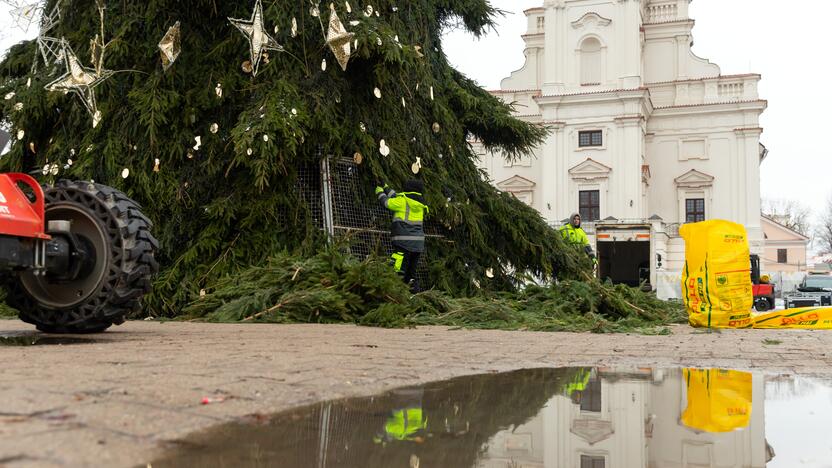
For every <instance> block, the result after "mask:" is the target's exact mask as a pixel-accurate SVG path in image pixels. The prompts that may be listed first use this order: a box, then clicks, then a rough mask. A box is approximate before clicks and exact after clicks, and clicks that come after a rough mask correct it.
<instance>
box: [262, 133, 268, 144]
mask: <svg viewBox="0 0 832 468" xmlns="http://www.w3.org/2000/svg"><path fill="white" fill-rule="evenodd" d="M263 141H265V142H266V143H268V142H269V136H268V135H263Z"/></svg>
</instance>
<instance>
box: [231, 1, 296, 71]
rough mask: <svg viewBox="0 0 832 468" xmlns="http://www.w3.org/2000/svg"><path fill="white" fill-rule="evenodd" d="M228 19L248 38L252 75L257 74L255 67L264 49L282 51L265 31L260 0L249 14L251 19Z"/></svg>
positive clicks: (256, 67) (258, 65) (257, 66)
mask: <svg viewBox="0 0 832 468" xmlns="http://www.w3.org/2000/svg"><path fill="white" fill-rule="evenodd" d="M228 21H230V22H231V24H232V25H234V27H236V28H237V29H239V30H240V32H241V33H243V35H244V36H246V39H248V43H249V49H250V54H251V66H252V69H251V75H252V76H257V69H258V68H259V67H260V60H261V59H262V58H263V53H264V52H265V51H267V50H276V51H278V52H283V47H282V46H281V45H280V44H278V43H277V41H275V40H274V38H273V37H271V36H269V33H267V32H266V28H265V26H264V25H263V2H262V0H257V2H256V3H255V4H254V13H252V15H251V20H242V19H234V18H228Z"/></svg>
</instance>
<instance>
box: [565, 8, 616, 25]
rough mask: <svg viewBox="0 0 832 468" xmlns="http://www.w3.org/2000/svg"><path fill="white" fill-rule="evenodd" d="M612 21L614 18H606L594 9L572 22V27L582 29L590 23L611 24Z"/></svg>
mask: <svg viewBox="0 0 832 468" xmlns="http://www.w3.org/2000/svg"><path fill="white" fill-rule="evenodd" d="M610 23H612V20H611V19H609V18H604V17H603V16H601V15H599V14H598V13H595V12H594V11H590V12H589V13H587V14H585V15H583V16H581V17H580V18H578V19H577V20H576V21H573V22H572V27H573V28H574V29H581V28H583V27H585V26H590V25H597V26H609V25H610Z"/></svg>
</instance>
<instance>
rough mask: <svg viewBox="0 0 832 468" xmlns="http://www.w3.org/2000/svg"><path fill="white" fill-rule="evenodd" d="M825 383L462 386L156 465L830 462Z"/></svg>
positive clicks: (370, 404) (171, 454)
mask: <svg viewBox="0 0 832 468" xmlns="http://www.w3.org/2000/svg"><path fill="white" fill-rule="evenodd" d="M830 385H831V383H830V381H828V380H820V379H808V378H802V377H794V376H781V375H765V374H762V373H748V372H742V371H733V370H723V369H694V368H685V369H663V370H662V369H645V368H641V369H611V368H563V369H537V370H524V371H518V372H511V373H503V374H491V375H479V376H471V377H463V378H458V379H453V380H449V381H444V382H437V383H431V384H428V385H424V386H417V387H408V388H402V389H397V390H393V391H391V392H387V393H384V394H382V395H378V396H375V397H368V398H356V399H348V400H338V401H331V402H323V403H319V404H315V405H312V406H307V407H304V408H299V409H296V410H292V411H288V412H284V413H281V414H278V415H275V416H267V415H262V414H253V415H249V416H247V417H246V418H243V419H242V420H241V421H238V422H235V423H232V424H227V425H223V426H220V427H216V428H213V429H210V430H208V431H205V432H201V433H198V434H196V435H193V436H191V437H188V438H185V439H182V440H179V441H176V442H175V443H174V444H172V447H171V448H170V449H169V450H168V453H166V454H165V455H163V456H162V457H160V458H159V459H157V460H156V461H154V462H152V466H153V467H157V468H158V467H179V466H200V467H227V466H235V467H260V466H272V467H285V468H297V467H317V468H327V467H342V468H370V467H380V468H386V467H403V468H408V467H410V468H416V467H425V468H427V467H435V468H466V467H472V468H474V467H477V468H479V467H483V468H498V467H499V468H503V467H518V468H520V467H524V468H533V467H535V468H537V467H540V468H544V467H545V468H558V467H582V468H584V467H586V468H608V467H609V468H616V467H621V468H628V467H646V466H650V467H683V466H713V467H752V468H756V467H765V466H768V467H795V466H812V467H824V466H830V465H832V399H831V398H830V396H832V387H830Z"/></svg>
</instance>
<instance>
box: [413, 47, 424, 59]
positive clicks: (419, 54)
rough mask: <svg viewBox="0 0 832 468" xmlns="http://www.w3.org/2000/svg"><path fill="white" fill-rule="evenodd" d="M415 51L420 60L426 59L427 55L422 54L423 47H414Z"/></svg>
mask: <svg viewBox="0 0 832 468" xmlns="http://www.w3.org/2000/svg"><path fill="white" fill-rule="evenodd" d="M413 50H414V51H415V52H416V56H417V57H419V58H424V57H425V54H423V53H422V47H421V46H417V45H415V46H413Z"/></svg>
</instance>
